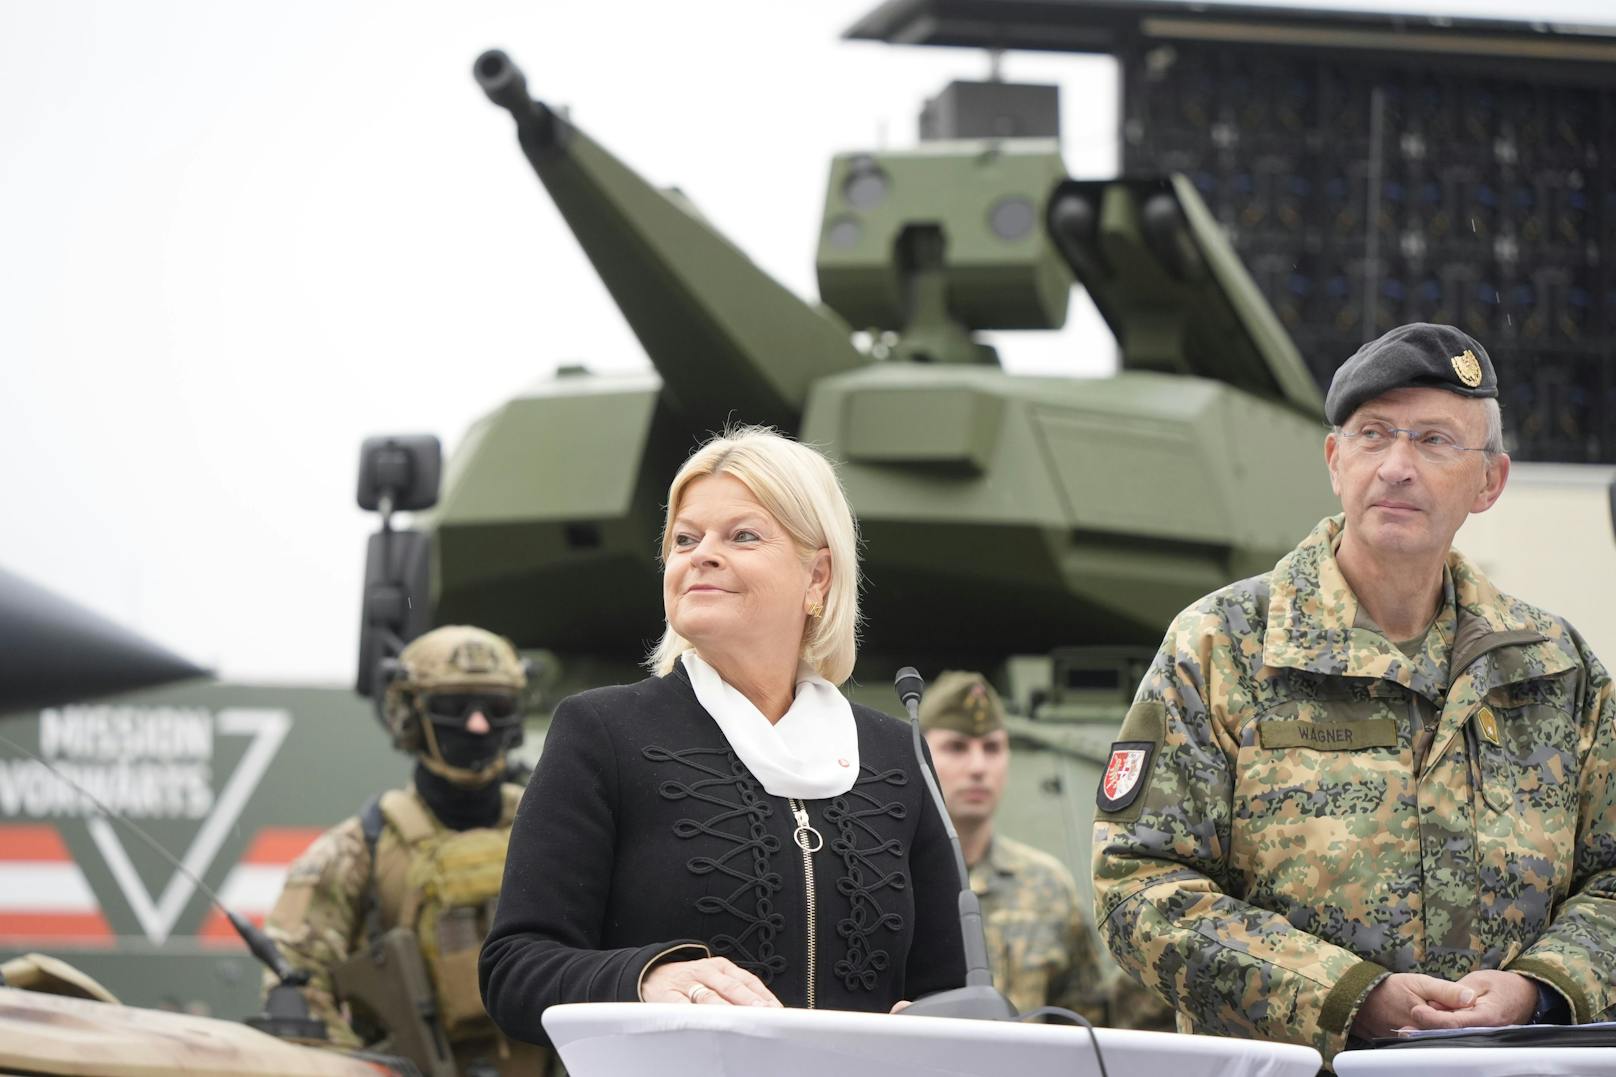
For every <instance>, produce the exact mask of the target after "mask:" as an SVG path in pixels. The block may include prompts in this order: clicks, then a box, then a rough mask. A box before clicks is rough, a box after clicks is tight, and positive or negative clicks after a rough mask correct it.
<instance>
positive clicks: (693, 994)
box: [685, 984, 711, 1005]
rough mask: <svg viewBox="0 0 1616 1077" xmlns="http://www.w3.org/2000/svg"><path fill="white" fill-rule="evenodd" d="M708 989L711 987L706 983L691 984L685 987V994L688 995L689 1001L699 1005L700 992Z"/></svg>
mask: <svg viewBox="0 0 1616 1077" xmlns="http://www.w3.org/2000/svg"><path fill="white" fill-rule="evenodd" d="M709 990H711V989H710V988H709V987H708V986H707V985H706V984H691V985H690V986H689V987H687V988H685V994H686V995H688V996H689V997H690V1001H691V1002H694V1003H696V1004H698V1005H700V1003H701V996H702V993H703V992H705V991H709Z"/></svg>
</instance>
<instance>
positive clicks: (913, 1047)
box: [544, 1002, 1321, 1077]
mask: <svg viewBox="0 0 1616 1077" xmlns="http://www.w3.org/2000/svg"><path fill="white" fill-rule="evenodd" d="M544 1028H545V1031H546V1032H548V1033H549V1034H550V1037H551V1040H552V1042H554V1044H555V1046H556V1049H557V1050H558V1051H559V1052H560V1054H561V1061H562V1062H563V1063H565V1064H566V1067H567V1072H568V1073H569V1074H571V1077H618V1075H621V1074H625V1073H656V1074H657V1075H658V1077H755V1075H757V1074H760V1073H766V1074H768V1075H769V1077H963V1075H965V1074H990V1075H993V1077H1057V1075H1058V1077H1098V1075H1099V1072H1100V1069H1099V1066H1098V1065H1097V1064H1096V1063H1095V1055H1094V1041H1092V1040H1090V1038H1089V1033H1088V1030H1087V1029H1083V1028H1078V1027H1074V1026H1070V1025H1039V1024H1018V1023H1016V1022H1013V1021H966V1020H960V1019H957V1018H947V1017H904V1016H902V1015H891V1014H872V1013H846V1012H842V1011H837V1010H794V1009H784V1010H781V1009H772V1008H768V1009H766V1008H762V1007H741V1006H685V1005H675V1004H666V1003H664V1004H657V1003H646V1002H639V1003H632V1002H631V1003H590V1004H578V1005H569V1006H552V1007H551V1008H550V1009H548V1010H546V1011H545V1012H544ZM1095 1035H1096V1039H1097V1040H1098V1042H1099V1047H1100V1050H1101V1051H1102V1052H1103V1053H1104V1056H1105V1064H1106V1068H1107V1070H1108V1071H1109V1072H1110V1073H1111V1075H1112V1077H1122V1075H1127V1077H1314V1075H1315V1074H1316V1073H1317V1072H1318V1070H1319V1066H1320V1065H1321V1059H1320V1057H1319V1053H1318V1052H1317V1051H1315V1050H1313V1048H1311V1047H1303V1046H1299V1045H1297V1044H1279V1043H1260V1042H1258V1041H1255V1040H1240V1039H1224V1038H1219V1037H1210V1036H1186V1035H1179V1034H1176V1033H1171V1032H1142V1031H1139V1030H1136V1029H1114V1028H1101V1029H1096V1030H1095Z"/></svg>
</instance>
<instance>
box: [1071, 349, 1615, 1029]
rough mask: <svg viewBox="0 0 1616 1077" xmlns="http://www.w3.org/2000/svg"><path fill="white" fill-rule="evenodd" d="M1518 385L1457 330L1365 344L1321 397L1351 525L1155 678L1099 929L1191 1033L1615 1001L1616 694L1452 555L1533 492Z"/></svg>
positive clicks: (1172, 643)
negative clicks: (1523, 482) (1522, 468)
mask: <svg viewBox="0 0 1616 1077" xmlns="http://www.w3.org/2000/svg"><path fill="white" fill-rule="evenodd" d="M1497 395H1498V388H1497V380H1496V376H1495V374H1494V371H1493V366H1492V363H1491V361H1490V360H1489V359H1488V357H1487V352H1486V349H1485V348H1483V347H1482V345H1481V344H1480V343H1479V342H1477V341H1476V340H1474V339H1473V338H1471V337H1470V336H1468V335H1467V334H1465V333H1463V332H1461V331H1459V330H1458V329H1455V328H1453V327H1451V326H1443V325H1428V324H1423V323H1422V324H1415V325H1406V326H1402V327H1400V328H1398V329H1394V330H1392V331H1391V332H1389V333H1387V334H1385V335H1384V336H1382V337H1380V338H1379V339H1377V340H1374V341H1371V342H1369V343H1367V344H1365V345H1364V346H1363V347H1362V348H1361V349H1359V350H1358V352H1357V353H1356V354H1354V355H1353V356H1352V357H1351V358H1350V359H1349V360H1348V361H1347V362H1346V363H1345V364H1343V365H1342V366H1341V368H1340V369H1339V370H1338V371H1337V372H1336V374H1335V377H1334V379H1333V381H1332V383H1331V386H1330V390H1329V393H1328V395H1327V397H1326V402H1325V410H1326V414H1327V417H1328V419H1329V421H1330V422H1331V423H1332V424H1333V429H1332V430H1331V432H1330V433H1329V434H1328V435H1326V437H1325V439H1324V457H1325V462H1326V465H1327V467H1328V469H1329V475H1330V483H1331V486H1332V488H1333V489H1334V491H1335V493H1336V494H1337V496H1338V497H1339V498H1340V500H1341V508H1342V512H1341V514H1340V515H1337V516H1333V517H1330V518H1328V519H1325V520H1323V521H1322V522H1321V523H1320V524H1319V525H1318V526H1317V527H1316V528H1314V530H1313V532H1312V533H1311V534H1309V535H1308V536H1307V537H1306V538H1305V539H1303V540H1302V542H1301V544H1300V545H1298V546H1297V547H1296V549H1295V550H1293V551H1292V552H1291V553H1289V554H1287V555H1286V556H1285V557H1284V558H1283V559H1282V560H1281V561H1280V562H1279V563H1278V564H1277V565H1276V566H1275V567H1274V569H1273V571H1272V572H1269V573H1265V574H1263V575H1260V576H1256V577H1253V578H1251V579H1248V580H1243V581H1241V582H1239V583H1235V584H1232V585H1230V586H1228V587H1225V588H1223V589H1222V590H1219V591H1216V592H1214V593H1213V594H1211V595H1209V596H1207V597H1206V598H1204V599H1202V600H1201V601H1199V602H1197V603H1195V604H1194V605H1193V606H1191V607H1190V608H1189V609H1187V610H1185V611H1184V612H1183V613H1182V614H1180V615H1179V616H1178V618H1177V619H1176V620H1175V621H1174V622H1173V624H1172V625H1171V627H1170V628H1169V629H1168V631H1167V636H1166V639H1165V640H1164V641H1163V643H1162V647H1161V650H1160V652H1159V653H1158V655H1157V657H1156V660H1155V662H1154V663H1153V664H1152V666H1151V668H1150V670H1149V672H1148V673H1147V675H1146V676H1145V678H1144V681H1143V683H1142V684H1141V685H1140V688H1139V692H1138V695H1137V697H1136V699H1135V702H1134V704H1133V706H1132V708H1131V709H1130V710H1129V712H1128V715H1127V718H1126V719H1125V721H1124V723H1123V727H1122V730H1121V733H1120V734H1119V737H1118V740H1117V742H1116V743H1115V744H1114V745H1113V746H1112V750H1111V753H1110V758H1109V761H1108V764H1107V767H1106V771H1105V775H1104V777H1103V779H1102V781H1101V785H1100V789H1099V793H1098V799H1099V811H1098V815H1097V818H1096V823H1095V832H1094V850H1095V852H1094V893H1095V910H1096V917H1097V919H1098V922H1099V926H1100V930H1101V935H1102V937H1103V938H1104V939H1105V941H1106V944H1107V945H1108V946H1109V948H1110V949H1111V952H1112V953H1113V954H1114V955H1115V956H1116V958H1117V960H1118V962H1119V963H1120V964H1121V965H1122V966H1123V967H1124V968H1126V969H1127V970H1128V971H1129V972H1130V973H1132V974H1133V975H1134V976H1135V977H1137V978H1138V979H1139V980H1140V981H1141V982H1142V983H1144V984H1145V985H1146V986H1148V987H1149V988H1150V989H1151V990H1152V991H1154V992H1156V993H1157V994H1158V995H1160V996H1161V997H1162V998H1163V999H1164V1000H1166V1001H1167V1002H1168V1003H1170V1004H1171V1005H1173V1006H1174V1007H1175V1008H1176V1009H1177V1010H1178V1012H1179V1027H1180V1029H1182V1030H1187V1031H1194V1032H1201V1033H1208V1034H1214V1035H1231V1036H1247V1037H1254V1038H1260V1039H1266V1040H1278V1041H1287V1042H1294V1043H1304V1044H1311V1045H1312V1046H1314V1047H1316V1048H1317V1049H1318V1050H1319V1051H1320V1052H1321V1053H1322V1054H1323V1055H1324V1057H1325V1059H1326V1060H1329V1059H1330V1058H1331V1057H1332V1056H1334V1055H1335V1054H1336V1053H1337V1052H1339V1051H1341V1050H1342V1049H1344V1048H1346V1047H1348V1046H1351V1045H1353V1044H1354V1042H1355V1041H1359V1040H1370V1039H1374V1038H1378V1037H1385V1036H1390V1035H1393V1034H1395V1033H1396V1032H1397V1031H1398V1030H1400V1029H1404V1028H1416V1029H1437V1028H1449V1027H1460V1026H1497V1025H1507V1024H1517V1023H1521V1024H1524V1023H1528V1022H1560V1023H1570V1022H1576V1023H1580V1022H1586V1021H1592V1020H1596V1019H1600V1018H1608V1017H1609V1015H1610V1011H1611V1009H1612V1006H1613V1003H1616V780H1613V779H1616V773H1613V772H1616V695H1613V692H1612V686H1611V679H1610V676H1609V675H1608V674H1607V673H1606V671H1605V669H1604V667H1603V666H1601V665H1600V663H1599V661H1598V659H1597V658H1595V656H1594V655H1593V654H1591V653H1590V652H1589V650H1588V647H1587V646H1586V644H1585V643H1584V642H1583V640H1582V638H1581V637H1580V636H1579V635H1578V634H1577V632H1576V630H1575V629H1573V628H1572V627H1571V626H1570V625H1569V624H1567V623H1566V622H1565V621H1564V620H1563V619H1561V618H1559V617H1556V616H1555V615H1553V614H1552V613H1549V612H1547V611H1544V610H1541V609H1538V608H1536V607H1534V606H1531V605H1528V604H1527V603H1525V602H1523V601H1521V600H1519V599H1517V598H1514V597H1512V596H1510V595H1506V594H1503V593H1502V592H1500V591H1499V590H1498V589H1497V588H1496V587H1494V586H1493V585H1492V584H1491V583H1490V582H1489V581H1488V580H1487V578H1486V577H1485V576H1484V575H1483V574H1482V573H1481V571H1480V570H1479V569H1478V568H1477V566H1476V565H1475V564H1473V563H1472V562H1470V561H1468V560H1467V559H1466V558H1465V557H1464V556H1463V555H1462V554H1460V553H1459V552H1458V551H1456V550H1454V549H1453V548H1452V541H1453V537H1454V534H1455V532H1457V531H1458V529H1459V526H1460V525H1461V524H1462V523H1463V522H1464V521H1465V519H1466V517H1467V516H1468V515H1469V514H1470V513H1474V512H1484V511H1486V510H1487V509H1488V508H1489V507H1491V506H1492V505H1493V503H1494V502H1495V501H1497V499H1498V497H1499V496H1500V495H1501V494H1502V493H1503V491H1504V485H1505V482H1506V480H1507V479H1508V477H1509V457H1508V456H1506V455H1505V454H1504V452H1503V445H1502V438H1501V433H1500V422H1499V411H1498V401H1497V399H1496V397H1497ZM1544 556H1553V551H1544Z"/></svg>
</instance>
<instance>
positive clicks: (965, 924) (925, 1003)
mask: <svg viewBox="0 0 1616 1077" xmlns="http://www.w3.org/2000/svg"><path fill="white" fill-rule="evenodd" d="M893 686H894V687H895V688H896V689H897V690H898V699H899V701H900V702H902V703H903V705H904V709H905V710H907V711H908V712H909V731H910V733H911V734H913V736H914V742H915V762H916V764H918V765H919V767H920V773H921V776H922V777H923V778H925V779H926V788H927V790H929V791H930V793H931V799H932V803H933V804H935V805H937V814H938V815H939V816H941V817H942V820H943V830H944V831H946V832H947V833H948V843H949V844H950V845H951V846H953V848H954V866H955V868H956V869H957V870H958V872H959V884H960V892H959V917H960V940H961V941H962V942H963V943H964V944H965V986H964V987H956V988H954V989H953V990H951V991H939V992H937V993H936V994H933V995H927V996H926V997H925V998H922V999H916V1000H915V1001H914V1002H912V1003H910V1004H909V1005H908V1006H907V1007H906V1008H904V1009H903V1010H900V1011H899V1012H900V1013H903V1014H910V1015H913V1016H915V1017H968V1018H974V1019H976V1020H980V1021H1014V1020H1016V1018H1017V1016H1018V1015H1017V1013H1016V1008H1015V1007H1014V1006H1013V1005H1011V1003H1010V1000H1009V999H1007V998H1005V997H1004V996H1003V995H1001V994H1000V993H999V991H998V990H997V989H996V988H995V987H994V986H993V970H992V969H990V968H989V967H988V942H987V936H986V935H984V934H983V933H982V903H981V901H979V900H978V899H977V896H976V891H974V890H972V889H971V872H970V869H969V868H967V867H966V866H965V854H964V853H963V852H962V851H961V850H960V843H959V833H958V832H957V831H956V830H955V829H954V820H953V819H951V818H949V815H948V803H947V802H946V801H944V800H943V791H942V790H941V789H939V788H937V779H936V777H935V776H933V774H932V772H931V767H930V766H928V765H927V764H926V753H925V750H924V749H923V748H922V747H921V740H920V695H921V693H922V692H923V691H925V688H926V682H925V681H923V680H921V679H920V674H919V673H917V672H916V671H915V667H914V666H904V667H903V668H902V669H900V670H898V678H897V681H896V682H895V683H894V685H893Z"/></svg>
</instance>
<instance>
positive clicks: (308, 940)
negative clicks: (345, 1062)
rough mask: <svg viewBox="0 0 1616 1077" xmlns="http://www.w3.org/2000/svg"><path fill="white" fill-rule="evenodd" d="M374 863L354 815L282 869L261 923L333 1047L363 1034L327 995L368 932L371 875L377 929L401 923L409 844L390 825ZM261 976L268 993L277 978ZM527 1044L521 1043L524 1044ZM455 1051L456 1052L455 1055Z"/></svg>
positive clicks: (506, 814) (510, 807)
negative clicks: (304, 979)
mask: <svg viewBox="0 0 1616 1077" xmlns="http://www.w3.org/2000/svg"><path fill="white" fill-rule="evenodd" d="M409 792H410V795H411V796H412V797H414V798H415V801H416V804H417V805H418V806H419V807H420V808H421V809H422V810H423V812H424V813H425V815H426V817H427V818H428V819H430V820H432V822H433V823H434V824H436V825H437V826H439V827H440V828H441V827H442V824H441V823H438V821H437V818H436V816H434V815H433V814H432V811H431V809H430V808H428V807H427V805H426V802H425V801H424V800H422V799H421V797H420V794H419V793H416V792H415V790H414V788H413V787H412V788H411V789H410V790H409ZM504 792H505V794H506V795H505V804H504V811H503V814H502V816H501V819H500V826H502V827H504V828H505V829H507V830H508V829H509V828H510V825H511V821H512V820H513V819H514V818H515V815H516V804H517V801H518V799H519V798H520V795H521V792H522V789H521V787H520V786H514V785H513V786H507V787H506V789H505V790H504ZM375 863H376V865H377V866H376V867H374V868H373V866H372V863H371V853H370V849H369V847H368V846H367V844H366V842H365V835H364V829H363V825H362V824H361V822H360V818H359V816H357V815H355V816H351V817H349V818H347V819H344V820H343V821H342V822H340V823H338V824H337V825H336V826H334V827H332V828H331V829H330V830H327V831H326V832H325V833H324V834H322V835H320V837H318V838H316V839H315V841H314V844H312V845H310V846H309V847H308V849H306V850H304V852H303V854H302V855H301V856H299V857H298V858H297V859H296V860H295V861H293V863H292V866H291V867H290V868H289V869H288V870H287V875H286V883H285V886H284V887H283V888H282V890H281V894H280V897H279V898H277V899H276V901H275V907H274V909H273V910H271V912H270V914H269V917H268V919H267V920H266V922H265V924H264V927H265V930H266V931H267V933H268V934H269V937H270V938H272V939H274V940H275V944H276V945H277V946H279V947H280V950H281V953H282V954H284V955H285V956H286V959H287V961H289V962H290V963H291V964H292V966H293V967H294V968H299V969H307V970H308V972H309V982H308V985H307V986H306V987H305V988H304V989H303V994H304V997H305V998H306V999H307V1000H308V1003H309V1011H310V1013H311V1014H312V1015H313V1016H314V1017H315V1018H316V1019H318V1020H321V1021H324V1022H325V1024H326V1031H327V1034H328V1035H329V1036H330V1038H331V1042H332V1045H333V1046H336V1047H359V1046H361V1045H362V1044H361V1042H360V1038H359V1036H358V1035H356V1034H355V1032H354V1030H353V1027H352V1026H351V1025H350V1024H349V1023H348V1019H347V1017H346V1016H345V1015H344V1013H343V1011H342V1009H341V1007H339V1006H338V1004H337V1001H336V999H335V997H334V995H333V994H332V987H331V970H332V969H333V968H335V967H336V966H338V965H340V964H342V962H343V961H345V960H347V958H348V956H349V955H350V954H352V953H353V952H354V950H355V949H356V948H357V947H359V946H361V945H363V944H364V943H365V940H366V933H367V923H366V921H367V917H368V915H369V912H370V908H369V889H370V883H371V876H372V873H373V871H374V872H375V875H376V891H375V893H376V901H377V909H376V914H377V930H378V932H381V931H387V930H389V929H391V928H394V927H397V926H399V915H400V910H401V909H402V907H403V905H404V900H405V897H406V893H405V891H406V889H407V885H408V884H407V882H406V880H407V877H408V875H409V865H410V855H409V850H408V846H407V845H406V844H405V842H404V841H403V839H402V838H401V837H400V835H399V834H398V832H397V831H395V830H394V829H393V827H392V826H391V825H386V826H383V827H382V831H381V834H380V836H379V837H378V839H377V842H376V856H375ZM275 982H276V981H275V978H274V976H273V975H272V974H266V976H265V980H264V986H265V989H266V990H267V989H268V988H269V987H271V986H273V985H274V983H275ZM524 1046H525V1045H524ZM457 1053H458V1052H457Z"/></svg>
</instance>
